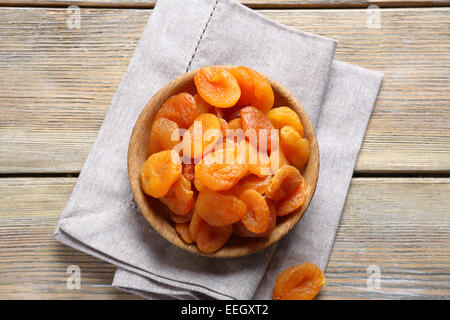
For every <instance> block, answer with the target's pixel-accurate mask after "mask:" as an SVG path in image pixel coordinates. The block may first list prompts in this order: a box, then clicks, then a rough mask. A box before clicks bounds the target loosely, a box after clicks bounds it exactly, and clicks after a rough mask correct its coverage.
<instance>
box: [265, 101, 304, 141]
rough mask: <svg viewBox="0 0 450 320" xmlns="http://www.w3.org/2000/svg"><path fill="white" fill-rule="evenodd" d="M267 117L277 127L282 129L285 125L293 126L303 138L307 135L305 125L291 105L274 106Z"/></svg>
mask: <svg viewBox="0 0 450 320" xmlns="http://www.w3.org/2000/svg"><path fill="white" fill-rule="evenodd" d="M267 118H269V120H270V122H272V124H273V126H274V127H275V128H277V129H281V128H282V127H284V126H291V127H293V128H294V129H295V130H297V132H298V133H299V135H300V136H301V137H302V138H303V137H304V136H305V134H304V132H303V125H302V122H301V120H300V118H299V116H298V114H297V112H295V111H294V110H292V109H291V108H289V107H278V108H274V109H272V110H270V111H269V113H267Z"/></svg>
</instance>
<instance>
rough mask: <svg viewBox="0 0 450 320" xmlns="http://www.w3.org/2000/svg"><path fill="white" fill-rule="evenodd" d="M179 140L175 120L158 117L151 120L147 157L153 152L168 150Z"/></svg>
mask: <svg viewBox="0 0 450 320" xmlns="http://www.w3.org/2000/svg"><path fill="white" fill-rule="evenodd" d="M179 142H180V131H179V128H178V124H177V123H176V122H175V121H172V120H169V119H167V118H159V119H156V120H155V122H153V125H152V131H151V132H150V138H149V139H148V148H147V157H149V156H150V155H152V154H153V153H157V152H160V151H163V150H170V149H172V148H174V147H175V146H176V145H177V144H178V143H179Z"/></svg>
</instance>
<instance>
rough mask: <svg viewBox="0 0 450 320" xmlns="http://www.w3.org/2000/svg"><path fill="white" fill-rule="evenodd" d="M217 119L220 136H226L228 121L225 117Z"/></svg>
mask: <svg viewBox="0 0 450 320" xmlns="http://www.w3.org/2000/svg"><path fill="white" fill-rule="evenodd" d="M219 121H220V132H222V137H226V136H227V130H229V129H230V127H229V126H228V122H226V121H225V119H223V118H219Z"/></svg>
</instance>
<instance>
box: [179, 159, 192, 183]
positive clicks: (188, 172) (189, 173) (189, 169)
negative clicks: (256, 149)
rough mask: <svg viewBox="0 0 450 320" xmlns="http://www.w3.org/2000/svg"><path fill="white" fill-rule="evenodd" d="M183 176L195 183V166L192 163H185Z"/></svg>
mask: <svg viewBox="0 0 450 320" xmlns="http://www.w3.org/2000/svg"><path fill="white" fill-rule="evenodd" d="M182 173H183V176H184V177H185V178H186V179H188V180H189V181H191V182H192V181H194V174H195V165H194V164H192V163H183V171H182Z"/></svg>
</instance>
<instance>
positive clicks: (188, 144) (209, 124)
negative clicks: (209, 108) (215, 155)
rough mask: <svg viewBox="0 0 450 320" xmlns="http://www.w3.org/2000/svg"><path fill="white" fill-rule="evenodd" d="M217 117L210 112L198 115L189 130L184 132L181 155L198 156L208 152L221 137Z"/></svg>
mask: <svg viewBox="0 0 450 320" xmlns="http://www.w3.org/2000/svg"><path fill="white" fill-rule="evenodd" d="M220 129H221V127H220V121H219V119H218V118H217V117H216V116H215V115H213V114H211V113H204V114H201V115H199V116H198V117H197V118H196V119H195V121H194V123H193V124H192V125H191V126H190V127H189V130H188V131H186V132H185V133H184V137H183V141H182V142H181V143H182V148H183V156H184V157H191V158H200V157H202V156H203V155H205V154H207V153H208V152H210V151H211V150H212V149H213V148H214V145H215V144H216V143H217V141H218V140H219V139H220V138H221V135H222V134H221V130H220Z"/></svg>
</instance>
